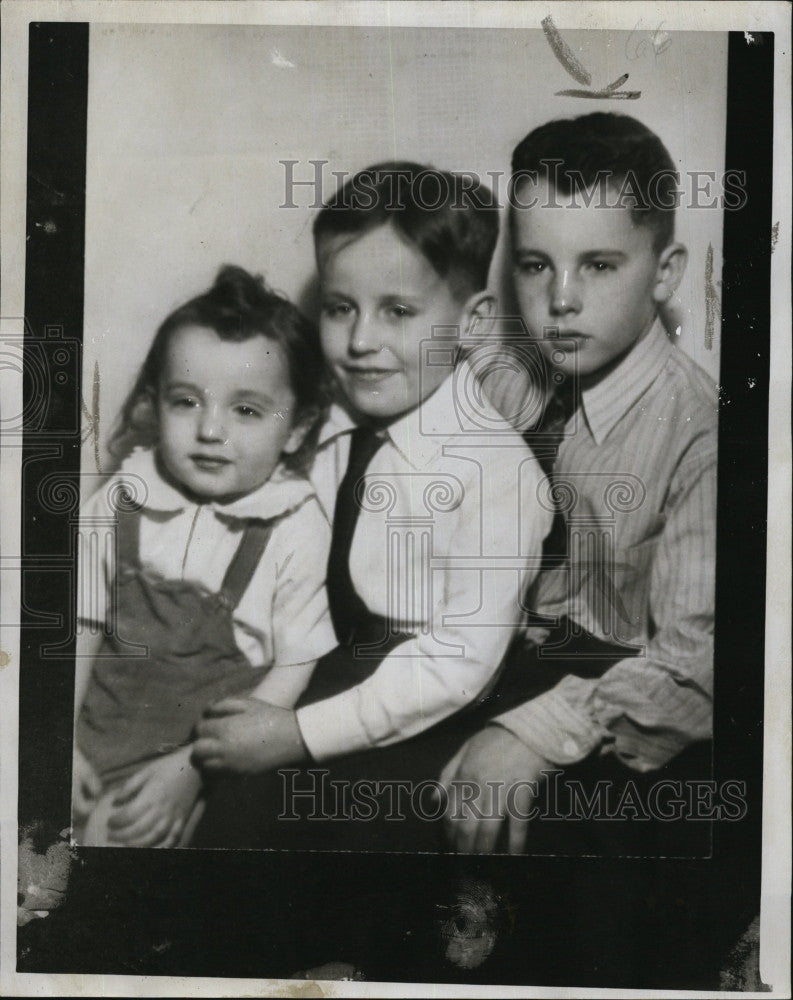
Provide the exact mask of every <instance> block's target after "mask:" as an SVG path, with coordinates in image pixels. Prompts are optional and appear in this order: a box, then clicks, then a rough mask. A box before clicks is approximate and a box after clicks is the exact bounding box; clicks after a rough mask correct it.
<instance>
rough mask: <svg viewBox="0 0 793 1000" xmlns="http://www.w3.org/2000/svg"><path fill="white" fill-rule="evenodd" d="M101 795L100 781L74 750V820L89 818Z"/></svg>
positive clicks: (78, 751) (80, 754)
mask: <svg viewBox="0 0 793 1000" xmlns="http://www.w3.org/2000/svg"><path fill="white" fill-rule="evenodd" d="M101 794H102V781H101V779H100V778H99V775H98V774H97V773H96V771H95V770H94V768H93V766H92V765H91V764H89V762H88V761H87V760H86V758H85V757H84V756H83V754H82V753H81V752H80V750H78V748H77V747H75V748H74V757H73V763H72V813H73V815H74V818H75V819H79V820H84V819H87V818H88V816H90V814H91V812H92V810H93V808H94V805H95V804H96V800H97V799H98V798H99V796H100V795H101Z"/></svg>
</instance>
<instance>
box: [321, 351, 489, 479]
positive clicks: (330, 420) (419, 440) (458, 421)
mask: <svg viewBox="0 0 793 1000" xmlns="http://www.w3.org/2000/svg"><path fill="white" fill-rule="evenodd" d="M472 378H473V373H472V371H471V368H470V365H469V363H468V362H467V361H465V360H463V361H461V362H460V363H459V364H458V365H457V367H456V368H455V370H454V371H453V372H452V373H450V374H449V375H448V376H447V378H445V379H444V380H443V382H441V384H440V385H439V386H438V388H437V389H436V390H435V391H434V392H433V393H432V395H430V396H428V397H427V398H426V399H424V400H423V401H422V403H421V404H420V405H419V406H416V407H414V408H413V409H412V410H410V411H409V412H408V413H406V414H404V415H403V416H401V417H400V418H399V419H398V420H395V421H394V422H393V423H392V424H389V425H388V430H387V435H388V439H389V440H390V442H391V444H393V446H394V447H395V448H396V449H397V451H398V452H399V453H400V454H401V455H402V457H403V458H404V459H405V461H406V462H407V463H408V464H409V465H411V466H412V467H413V468H414V469H416V470H417V471H418V470H420V469H425V468H426V467H427V466H428V465H429V464H430V462H432V461H433V460H434V459H435V458H437V457H438V456H439V455H440V454H441V452H442V450H443V446H444V445H445V444H448V442H449V438H451V437H455V436H460V435H462V434H465V432H466V431H469V430H480V429H481V428H480V427H479V426H478V425H477V424H475V423H474V422H473V421H472V420H471V419H470V418H469V417H467V415H466V414H465V413H463V412H461V411H459V407H457V406H456V405H455V397H454V392H455V385H456V384H457V385H463V386H467V385H468V384H469V381H470V380H471V379H472ZM356 426H357V425H356V423H355V421H354V420H353V418H352V417H351V416H350V414H349V413H348V412H347V411H346V410H345V409H344V407H343V406H341V405H339V404H338V403H334V404H333V405H332V406H331V408H330V411H329V413H328V417H327V420H326V421H325V423H324V424H323V426H322V429H321V430H320V433H319V447H322V446H323V445H324V444H326V443H327V442H329V441H332V440H333V439H335V438H338V437H340V436H341V435H342V434H346V433H349V432H351V431H353V430H355V427H356Z"/></svg>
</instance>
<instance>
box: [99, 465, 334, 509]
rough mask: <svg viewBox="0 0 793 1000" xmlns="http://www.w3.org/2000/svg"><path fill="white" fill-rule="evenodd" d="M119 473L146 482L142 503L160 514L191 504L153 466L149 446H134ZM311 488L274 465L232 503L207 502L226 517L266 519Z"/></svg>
mask: <svg viewBox="0 0 793 1000" xmlns="http://www.w3.org/2000/svg"><path fill="white" fill-rule="evenodd" d="M118 475H119V476H122V477H123V476H124V475H135V476H139V477H140V478H141V479H142V480H143V482H144V483H145V484H146V491H147V492H146V497H145V499H144V501H143V506H144V508H145V509H147V510H152V511H159V512H162V513H174V514H175V513H178V512H179V511H182V510H186V509H187V508H188V507H192V506H194V504H193V503H192V502H191V501H189V500H188V499H187V498H186V497H185V496H183V495H182V494H181V493H180V492H179V490H177V489H176V487H175V486H171V484H170V483H168V482H166V480H165V479H163V477H162V475H161V474H160V471H159V469H158V468H157V463H156V461H155V458H154V452H153V451H152V450H151V449H149V448H136V449H135V450H134V451H133V452H132V454H131V455H130V456H129V457H128V458H126V459H125V460H124V462H123V464H122V466H121V468H120V469H119V472H118ZM313 493H314V490H313V488H312V486H311V484H310V483H309V482H308V480H307V479H304V478H303V477H301V476H294V475H291V474H290V473H289V472H287V471H286V470H285V469H284V468H283V467H282V466H280V465H279V466H278V467H277V468H276V470H275V472H273V474H272V476H270V478H269V479H268V480H267V482H266V483H264V484H263V485H262V486H260V487H259V488H258V489H257V490H254V491H253V493H248V494H247V495H246V496H244V497H240V498H239V499H238V500H234V501H233V502H232V503H227V504H219V503H212V502H209V503H207V504H206V506H207V507H211V508H212V509H213V510H214V511H215V513H216V514H218V515H220V516H221V517H229V518H245V519H248V518H258V519H260V520H263V521H269V520H271V519H272V518H275V517H280V516H281V515H283V514H287V513H288V512H289V511H290V510H294V509H295V508H296V507H299V506H301V505H302V504H303V503H304V502H305V501H306V500H307V499H308V498H309V497H310V496H312V495H313Z"/></svg>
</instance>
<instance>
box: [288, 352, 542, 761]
mask: <svg viewBox="0 0 793 1000" xmlns="http://www.w3.org/2000/svg"><path fill="white" fill-rule="evenodd" d="M474 386H475V380H474V378H473V374H472V371H471V368H470V366H469V365H468V364H467V363H466V362H465V361H463V362H461V363H460V364H459V365H458V366H457V368H456V369H455V371H454V372H453V374H452V375H450V376H449V378H447V379H446V380H445V381H444V382H443V383H442V384H441V385H440V386H439V387H438V388H437V389H436V391H435V392H434V393H433V394H432V395H431V396H430V397H428V398H427V399H425V400H424V402H423V403H422V404H421V405H420V406H419V407H417V408H416V409H414V410H412V411H411V412H409V413H407V414H405V415H404V416H402V417H401V418H399V419H398V420H396V421H395V422H394V423H393V424H391V425H390V426H389V427H388V431H387V439H386V441H385V443H384V444H383V446H382V447H381V448H380V450H379V451H378V452H377V453H376V454H375V456H374V458H373V459H372V461H371V463H370V465H369V468H368V470H367V473H366V490H365V494H364V497H363V509H362V510H361V513H360V516H359V518H358V522H357V524H356V529H355V534H354V537H353V541H352V545H351V549H350V557H349V558H350V575H351V578H352V581H353V584H354V586H355V589H356V591H357V593H358V594H359V596H360V597H361V599H362V600H363V601H364V603H365V604H366V606H367V607H368V608H369V610H370V611H372V612H373V613H375V614H377V615H380V616H382V617H384V618H386V619H389V620H390V621H391V622H392V623H393V624H394V625H395V626H396V627H398V628H399V630H400V631H403V632H408V633H409V634H410V638H409V639H408V640H406V641H405V642H404V643H402V644H401V645H399V646H397V647H396V648H395V649H393V650H392V651H391V652H390V653H389V654H388V655H387V656H386V657H385V658H384V659H383V661H382V663H380V664H379V666H378V667H377V668H376V670H375V671H374V672H373V674H372V675H371V676H370V677H369V678H368V679H367V680H365V681H364V682H362V683H360V684H358V685H357V686H355V687H353V688H351V689H349V690H347V691H345V692H342V693H341V694H338V695H335V696H333V697H330V698H327V699H325V700H323V701H321V702H317V703H316V704H313V705H307V706H304V707H303V708H300V709H299V710H298V713H297V716H298V722H299V725H300V729H301V732H302V735H303V739H304V740H305V743H306V745H307V747H308V749H309V751H310V753H311V755H312V756H313V757H314V759H315V760H318V761H322V760H326V759H329V758H331V757H335V756H338V755H341V754H345V753H350V752H355V751H359V750H365V749H367V748H371V747H376V746H385V745H387V744H390V743H395V742H398V741H400V740H404V739H407V738H408V737H411V736H414V735H416V734H417V733H420V732H421V731H423V730H425V729H427V728H428V727H430V726H432V725H434V724H435V723H437V722H440V721H441V720H442V719H444V718H445V717H447V716H449V715H451V714H452V713H453V712H455V711H457V710H458V709H460V708H462V707H463V706H465V705H467V704H469V703H470V702H473V701H475V700H476V699H477V698H479V697H480V696H481V695H482V694H483V693H484V692H485V691H486V690H487V689H488V685H489V684H490V683H491V681H492V680H493V677H494V674H495V672H496V671H497V669H498V667H499V665H500V663H501V660H502V659H503V656H504V653H505V651H506V649H507V646H508V644H509V641H510V639H511V637H512V635H513V632H514V629H515V627H516V625H517V624H518V623H519V621H520V619H521V617H522V608H521V595H522V594H523V593H524V592H525V590H526V588H527V586H528V585H529V584H530V582H531V581H532V580H533V579H534V576H535V575H536V572H537V569H538V565H539V561H540V557H541V550H542V541H543V538H544V537H545V536H546V534H547V533H548V531H549V530H550V525H551V519H552V516H551V513H550V512H549V511H548V510H546V509H545V508H543V507H542V506H541V505H540V503H539V501H538V499H537V487H538V484H539V482H540V480H541V478H542V475H541V471H540V469H539V466H538V464H537V462H536V460H535V458H534V456H533V454H532V452H531V451H530V450H529V448H528V447H527V446H526V445H525V443H524V442H523V440H522V438H521V437H520V435H519V434H518V433H517V432H516V431H515V430H514V429H513V428H512V427H511V426H510V425H509V424H508V423H507V422H506V421H505V420H503V419H502V418H501V417H500V415H499V414H498V413H497V412H496V410H495V409H494V408H493V407H492V405H491V404H490V403H489V402H488V400H487V399H486V398H484V397H482V396H481V394H480V393H479V390H478V388H475V387H474ZM354 426H355V425H354V423H353V421H352V419H351V418H350V417H349V416H348V414H347V413H346V412H345V411H344V410H343V409H342V408H341V407H339V406H334V407H333V409H332V411H331V413H330V415H329V418H328V420H327V422H326V424H325V426H324V427H323V428H322V431H321V434H320V441H319V447H318V452H317V457H316V460H315V463H314V467H313V470H312V472H311V479H312V482H313V484H314V486H315V489H316V491H317V496H318V497H319V500H320V503H321V504H322V505H323V507H324V508H325V510H326V512H327V515H328V517H329V519H332V518H333V514H334V506H335V502H336V494H337V491H338V488H339V485H340V483H341V480H342V479H343V477H344V474H345V471H346V467H347V460H348V454H349V446H350V432H351V431H352V430H353V428H354Z"/></svg>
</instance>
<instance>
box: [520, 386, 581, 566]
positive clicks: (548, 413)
mask: <svg viewBox="0 0 793 1000" xmlns="http://www.w3.org/2000/svg"><path fill="white" fill-rule="evenodd" d="M577 404H578V399H577V394H576V392H575V390H574V389H568V390H566V391H564V392H554V393H553V394H552V395H551V397H550V398H549V400H548V402H547V403H546V405H545V410H544V411H543V415H542V417H541V419H540V422H539V423H538V424H537V426H536V427H533V428H531V430H528V431H525V432H524V434H523V440H524V441H525V442H526V444H527V445H528V446H529V447H530V448H531V449H532V451H533V452H534V454H535V456H536V458H537V461H538V462H539V464H540V468H541V469H542V471H543V472H544V473H545V474H546V475H547V476H551V477H553V469H554V465H555V463H556V459H557V457H558V455H559V447H560V446H561V443H562V440H563V439H564V429H565V426H566V425H567V422H568V420H569V419H570V417H571V416H572V415H573V413H574V412H575V410H576V409H577ZM542 555H543V568H544V569H550V568H552V567H554V566H558V565H559V564H560V563H562V562H564V559H565V557H566V555H567V522H566V521H565V519H564V515H563V514H562V513H561V511H558V510H557V511H556V513H555V514H554V517H553V524H552V525H551V530H550V532H549V534H548V535H547V537H546V539H545V541H544V542H543V546H542Z"/></svg>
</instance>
